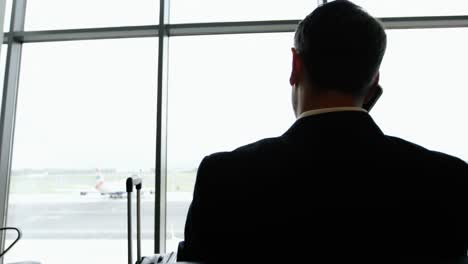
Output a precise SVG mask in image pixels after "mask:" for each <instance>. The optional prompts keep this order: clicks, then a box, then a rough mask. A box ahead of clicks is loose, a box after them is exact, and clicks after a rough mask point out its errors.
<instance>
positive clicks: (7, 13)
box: [3, 0, 13, 32]
mask: <svg viewBox="0 0 468 264" xmlns="http://www.w3.org/2000/svg"><path fill="white" fill-rule="evenodd" d="M5 1H6V2H5V18H4V19H5V21H4V22H3V31H4V32H8V31H9V30H10V20H11V7H12V4H13V1H12V0H5Z"/></svg>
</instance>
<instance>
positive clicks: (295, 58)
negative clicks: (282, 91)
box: [289, 48, 302, 86]
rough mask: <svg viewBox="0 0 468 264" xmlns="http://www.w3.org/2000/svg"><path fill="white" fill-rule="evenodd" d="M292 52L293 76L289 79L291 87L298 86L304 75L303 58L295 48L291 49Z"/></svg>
mask: <svg viewBox="0 0 468 264" xmlns="http://www.w3.org/2000/svg"><path fill="white" fill-rule="evenodd" d="M291 52H292V68H291V76H290V77H289V84H291V86H294V85H297V84H298V83H299V81H300V79H301V74H302V58H301V55H299V53H297V50H296V49H295V48H291Z"/></svg>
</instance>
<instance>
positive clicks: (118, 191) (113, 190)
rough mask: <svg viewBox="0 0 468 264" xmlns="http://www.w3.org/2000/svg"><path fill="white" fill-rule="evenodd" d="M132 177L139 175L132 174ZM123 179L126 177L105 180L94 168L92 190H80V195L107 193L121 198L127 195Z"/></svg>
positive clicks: (114, 197)
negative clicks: (116, 179) (94, 178)
mask: <svg viewBox="0 0 468 264" xmlns="http://www.w3.org/2000/svg"><path fill="white" fill-rule="evenodd" d="M132 177H133V178H138V177H139V175H138V174H134V175H132ZM125 180H126V179H122V180H120V181H116V182H106V181H105V180H104V176H103V175H102V174H101V172H100V171H99V170H96V185H95V186H94V190H90V191H81V192H80V195H82V196H84V195H87V194H90V193H100V194H101V195H108V196H109V197H110V198H111V199H121V198H124V197H125V196H126V195H127V192H126V190H125ZM142 194H143V192H142Z"/></svg>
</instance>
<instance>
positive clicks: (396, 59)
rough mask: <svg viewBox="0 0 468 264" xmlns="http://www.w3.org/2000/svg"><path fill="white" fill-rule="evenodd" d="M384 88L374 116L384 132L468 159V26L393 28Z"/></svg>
mask: <svg viewBox="0 0 468 264" xmlns="http://www.w3.org/2000/svg"><path fill="white" fill-rule="evenodd" d="M387 34H388V49H387V54H386V57H385V58H384V61H383V65H382V69H381V83H382V87H383V89H384V94H383V95H382V97H381V100H380V101H379V102H378V103H377V104H376V106H375V109H374V110H373V112H372V113H373V116H374V117H375V119H376V120H377V122H378V124H379V125H380V127H381V128H382V129H383V131H384V132H386V133H388V134H391V135H395V136H398V137H402V138H404V139H407V140H410V141H413V142H415V143H417V144H421V145H423V146H425V147H427V148H429V149H434V150H438V151H442V152H446V153H448V154H452V155H455V156H458V157H460V158H462V159H464V160H466V161H468V137H467V135H468V122H465V120H466V114H467V113H468V106H467V104H466V100H467V99H468V91H467V89H466V87H467V85H468V81H467V79H466V68H467V67H468V63H467V62H468V52H467V50H466V47H468V29H466V28H462V29H424V30H422V29H418V30H392V31H388V32H387Z"/></svg>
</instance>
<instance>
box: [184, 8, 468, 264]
mask: <svg viewBox="0 0 468 264" xmlns="http://www.w3.org/2000/svg"><path fill="white" fill-rule="evenodd" d="M385 48H386V34H385V31H384V29H383V27H382V25H381V24H380V22H379V21H377V20H376V19H374V18H373V17H371V16H370V15H369V14H367V13H366V12H365V11H363V10H362V9H361V8H360V7H358V6H356V5H354V4H352V3H350V2H348V1H334V2H331V3H328V4H325V5H322V6H320V7H319V8H317V9H316V10H315V11H314V12H312V13H311V14H310V15H308V16H307V17H306V18H305V19H304V20H303V21H302V22H301V23H300V24H299V26H298V28H297V31H296V34H295V44H294V48H292V73H291V77H290V84H291V86H292V104H293V109H294V112H295V115H296V116H297V121H296V122H295V123H294V124H293V125H292V127H291V128H290V129H289V130H288V131H286V133H284V134H283V135H282V136H280V137H277V138H268V139H263V140H260V141H258V142H255V143H253V144H250V145H246V146H243V147H240V148H238V149H236V150H234V151H231V152H223V153H216V154H212V155H210V156H207V157H205V159H204V160H203V161H202V162H201V164H200V167H199V169H198V175H197V180H196V184H195V191H194V197H193V201H192V204H191V206H190V210H189V213H188V216H187V222H186V226H185V240H184V242H181V243H180V245H179V250H178V260H179V261H180V260H185V261H208V262H210V261H218V262H235V261H240V263H242V261H245V260H246V259H247V260H253V259H259V260H264V261H266V260H269V261H271V260H273V261H276V262H286V263H288V262H290V261H292V260H296V259H300V260H305V261H308V260H310V259H313V258H316V257H319V256H327V257H329V258H330V257H331V258H334V257H343V256H355V255H359V256H373V255H378V256H380V257H384V256H439V257H452V256H461V255H466V251H467V248H468V243H467V242H468V232H467V226H468V219H467V211H468V165H467V164H466V163H465V162H464V161H462V160H460V159H458V158H455V157H452V156H449V155H446V154H442V153H438V152H434V151H430V150H427V149H425V148H423V147H421V146H418V145H415V144H413V143H410V142H407V141H405V140H403V139H399V138H396V137H391V136H387V135H384V133H382V131H381V130H380V129H379V127H378V126H377V125H376V124H375V123H374V121H373V120H372V118H371V116H370V115H369V114H368V112H367V111H366V109H363V105H365V104H366V103H368V102H369V101H370V100H371V99H372V98H374V97H375V93H376V90H377V87H378V82H379V67H380V64H381V61H382V58H383V56H384V53H385ZM395 107H398V106H397V105H395ZM264 118H267V119H270V118H274V117H269V116H266V117H264Z"/></svg>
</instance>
